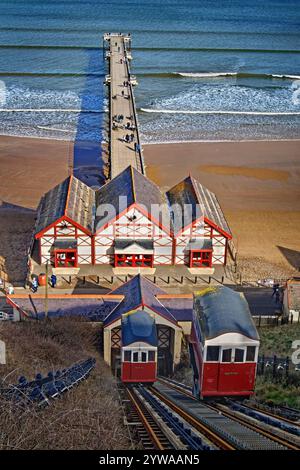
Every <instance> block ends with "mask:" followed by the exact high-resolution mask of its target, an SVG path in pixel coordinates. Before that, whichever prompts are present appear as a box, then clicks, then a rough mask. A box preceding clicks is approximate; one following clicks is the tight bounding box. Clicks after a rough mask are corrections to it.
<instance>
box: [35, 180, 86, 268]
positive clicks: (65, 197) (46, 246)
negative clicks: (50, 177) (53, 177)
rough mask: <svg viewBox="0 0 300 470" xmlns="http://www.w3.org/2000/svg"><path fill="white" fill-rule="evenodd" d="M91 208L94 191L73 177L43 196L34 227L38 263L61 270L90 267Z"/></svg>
mask: <svg viewBox="0 0 300 470" xmlns="http://www.w3.org/2000/svg"><path fill="white" fill-rule="evenodd" d="M94 205H95V191H94V190H93V189H91V188H90V187H89V186H87V185H85V184H84V183H83V182H82V181H80V180H78V179H77V178H75V177H74V176H70V177H68V178H66V179H65V180H64V181H63V182H62V183H60V184H58V185H57V186H56V187H55V188H53V189H51V190H50V191H48V192H47V193H46V194H45V195H44V196H43V198H42V199H41V202H40V204H39V207H38V214H37V221H36V226H35V239H36V240H37V242H38V245H39V258H40V263H41V264H46V263H47V262H50V263H51V264H52V265H53V266H54V267H55V268H63V269H65V268H76V267H77V266H78V265H80V264H92V262H93V253H92V232H93V214H94V212H95V209H93V208H94Z"/></svg>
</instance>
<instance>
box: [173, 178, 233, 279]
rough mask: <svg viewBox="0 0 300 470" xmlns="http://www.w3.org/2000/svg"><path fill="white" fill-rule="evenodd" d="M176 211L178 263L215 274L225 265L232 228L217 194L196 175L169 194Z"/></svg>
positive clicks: (175, 261) (176, 251)
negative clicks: (218, 268) (217, 266)
mask: <svg viewBox="0 0 300 470" xmlns="http://www.w3.org/2000/svg"><path fill="white" fill-rule="evenodd" d="M167 198H168V201H169V205H170V208H171V212H172V219H173V235H174V251H175V254H174V264H176V265H180V264H184V265H186V266H188V267H189V268H190V269H192V270H193V269H194V268H197V270H198V272H199V270H200V269H201V268H202V269H203V270H205V271H207V270H210V271H211V272H212V271H213V266H215V265H225V264H226V258H227V250H228V241H229V240H230V239H231V238H232V235H231V232H230V229H229V226H228V224H227V221H226V219H225V216H224V214H223V212H222V209H221V207H220V205H219V203H218V200H217V197H216V195H215V194H214V193H212V192H211V191H209V190H208V189H207V188H205V187H204V186H203V185H202V184H200V183H199V181H197V180H196V179H195V178H193V177H192V176H188V177H187V178H185V179H184V180H183V181H181V182H180V183H178V184H177V185H175V186H174V187H173V188H171V189H170V190H169V191H168V192H167Z"/></svg>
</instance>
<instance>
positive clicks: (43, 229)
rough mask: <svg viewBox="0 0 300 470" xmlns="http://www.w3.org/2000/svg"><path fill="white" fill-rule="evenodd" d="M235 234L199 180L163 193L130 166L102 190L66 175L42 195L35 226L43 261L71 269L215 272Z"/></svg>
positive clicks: (212, 196)
mask: <svg viewBox="0 0 300 470" xmlns="http://www.w3.org/2000/svg"><path fill="white" fill-rule="evenodd" d="M182 214H183V216H182ZM231 238H232V236H231V232H230V229H229V227H228V224H227V222H226V220H225V217H224V215H223V212H222V210H221V207H220V205H219V203H218V201H217V198H216V196H215V195H214V194H213V193H212V192H210V191H209V190H208V189H206V188H204V187H203V186H202V185H201V184H200V183H199V182H198V181H197V180H195V179H194V178H192V177H188V178H186V179H185V180H184V181H182V182H181V183H179V184H177V185H176V186H174V187H173V188H172V189H170V190H169V191H168V192H167V193H166V194H164V193H162V192H161V191H160V189H159V188H158V186H156V185H155V184H154V183H153V182H152V181H150V180H149V179H148V178H147V177H146V176H144V175H143V174H141V173H140V172H139V171H137V170H135V169H134V168H133V167H131V166H129V167H128V168H126V169H125V170H124V171H123V172H122V173H120V174H119V175H117V176H116V177H115V178H113V179H112V180H111V181H110V182H108V183H107V184H105V185H104V186H102V187H101V188H100V189H97V190H94V189H92V188H90V187H89V186H87V185H86V184H84V183H83V182H81V181H80V180H78V179H77V178H75V177H74V176H71V177H69V178H67V179H66V180H64V181H63V182H62V183H61V184H59V185H58V186H56V187H55V188H54V189H52V190H50V191H49V192H48V193H46V194H45V196H44V197H43V198H42V200H41V202H40V205H39V208H38V216H37V223H36V231H35V239H36V240H37V242H38V244H39V258H40V264H42V265H44V264H45V263H46V262H50V263H51V264H52V266H53V267H55V268H64V269H65V268H77V267H80V266H81V265H106V266H107V265H110V266H112V267H114V268H121V269H122V268H126V269H129V268H135V269H136V268H150V269H154V268H155V267H157V266H162V265H185V266H187V267H188V268H189V269H191V268H192V269H193V268H197V270H198V271H199V269H201V268H203V269H204V271H207V273H209V271H210V270H211V268H212V267H213V266H214V265H225V264H226V258H227V250H228V240H230V239H231ZM129 272H130V269H129Z"/></svg>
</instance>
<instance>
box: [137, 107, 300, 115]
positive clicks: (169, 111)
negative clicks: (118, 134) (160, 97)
mask: <svg viewBox="0 0 300 470" xmlns="http://www.w3.org/2000/svg"><path fill="white" fill-rule="evenodd" d="M139 111H140V112H143V113H156V114H204V115H208V114H227V115H249V116H300V111H295V112H292V111H283V112H273V111H229V110H228V111H227V110H207V111H205V110H203V111H198V110H183V109H182V110H179V109H152V108H140V109H139Z"/></svg>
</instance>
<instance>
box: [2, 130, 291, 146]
mask: <svg viewBox="0 0 300 470" xmlns="http://www.w3.org/2000/svg"><path fill="white" fill-rule="evenodd" d="M68 132H69V131H68ZM70 132H72V131H70ZM3 137H13V138H15V139H37V140H39V139H40V140H54V141H59V142H60V141H62V142H70V143H74V140H72V139H63V138H61V139H60V138H59V137H46V136H42V137H41V136H36V135H17V134H1V133H0V139H1V138H3ZM227 142H228V143H235V142H236V143H242V142H300V137H299V138H294V139H292V138H290V139H286V138H278V139H240V140H230V139H217V140H210V139H196V140H162V141H158V142H143V141H142V145H173V144H174V145H175V144H193V143H195V144H201V143H207V144H209V143H214V144H219V143H227Z"/></svg>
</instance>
